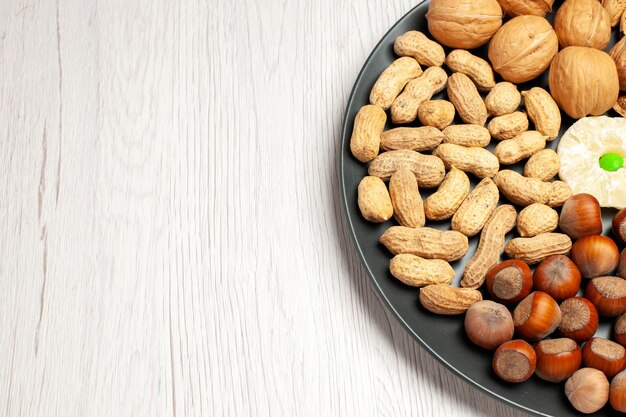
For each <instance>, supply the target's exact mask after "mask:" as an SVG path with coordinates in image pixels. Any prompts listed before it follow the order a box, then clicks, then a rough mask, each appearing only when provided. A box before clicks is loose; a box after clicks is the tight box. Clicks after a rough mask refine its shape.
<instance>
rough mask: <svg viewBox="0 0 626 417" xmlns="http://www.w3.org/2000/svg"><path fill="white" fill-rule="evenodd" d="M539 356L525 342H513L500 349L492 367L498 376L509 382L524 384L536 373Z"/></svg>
mask: <svg viewBox="0 0 626 417" xmlns="http://www.w3.org/2000/svg"><path fill="white" fill-rule="evenodd" d="M536 364H537V355H536V354H535V351H534V350H533V347H532V346H531V345H529V344H528V343H527V342H525V341H523V340H511V341H509V342H506V343H503V344H502V345H500V347H498V349H497V350H496V352H495V354H494V355H493V361H492V364H491V365H492V367H493V370H494V372H495V373H496V375H498V376H499V377H500V378H501V379H503V380H505V381H507V382H516V383H517V382H524V381H526V380H527V379H528V378H530V377H531V376H532V374H533V372H535V366H536Z"/></svg>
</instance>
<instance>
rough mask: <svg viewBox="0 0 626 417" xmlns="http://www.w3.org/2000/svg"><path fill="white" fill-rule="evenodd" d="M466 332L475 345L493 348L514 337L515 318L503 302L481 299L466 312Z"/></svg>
mask: <svg viewBox="0 0 626 417" xmlns="http://www.w3.org/2000/svg"><path fill="white" fill-rule="evenodd" d="M465 332H466V333H467V336H468V337H469V338H470V340H471V341H472V342H473V343H474V344H475V345H478V346H480V347H483V348H485V349H489V350H493V349H495V348H497V347H498V346H500V345H501V344H502V343H504V342H508V341H509V340H511V339H512V338H513V318H512V317H511V313H509V310H507V309H506V307H505V306H503V305H502V304H498V303H495V302H493V301H489V300H484V301H479V302H477V303H474V304H472V306H471V307H470V308H469V310H467V313H466V314H465Z"/></svg>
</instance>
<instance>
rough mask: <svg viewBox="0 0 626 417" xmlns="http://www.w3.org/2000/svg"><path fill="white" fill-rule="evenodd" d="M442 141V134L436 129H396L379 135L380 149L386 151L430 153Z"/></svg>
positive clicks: (427, 127) (423, 127)
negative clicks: (402, 150) (404, 150)
mask: <svg viewBox="0 0 626 417" xmlns="http://www.w3.org/2000/svg"><path fill="white" fill-rule="evenodd" d="M442 140H443V133H442V132H441V130H439V129H437V128H436V127H432V126H422V127H396V128H395V129H390V130H385V131H384V132H383V133H382V134H381V135H380V147H381V148H383V149H384V150H386V151H394V150H399V149H410V150H413V151H418V152H421V151H432V150H433V149H435V148H436V147H437V146H439V144H441V141H442Z"/></svg>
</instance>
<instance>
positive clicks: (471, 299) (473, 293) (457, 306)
mask: <svg viewBox="0 0 626 417" xmlns="http://www.w3.org/2000/svg"><path fill="white" fill-rule="evenodd" d="M419 298H420V303H421V304H422V307H424V308H425V309H426V310H428V311H430V312H431V313H435V314H442V315H447V316H450V315H456V314H463V313H465V312H466V311H467V310H468V309H469V308H470V307H471V306H472V305H473V304H475V303H477V302H479V301H481V300H482V299H483V296H482V294H481V293H480V291H478V290H473V289H471V288H457V287H453V286H452V285H448V284H436V285H429V286H427V287H423V288H421V289H420V296H419Z"/></svg>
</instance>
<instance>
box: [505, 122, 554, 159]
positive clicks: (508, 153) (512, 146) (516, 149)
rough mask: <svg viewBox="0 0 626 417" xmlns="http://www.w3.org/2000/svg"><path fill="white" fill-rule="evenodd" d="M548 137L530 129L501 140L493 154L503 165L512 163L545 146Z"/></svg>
mask: <svg viewBox="0 0 626 417" xmlns="http://www.w3.org/2000/svg"><path fill="white" fill-rule="evenodd" d="M547 138H548V137H547V136H543V135H542V134H541V133H539V132H537V131H536V130H528V131H526V132H522V133H520V134H519V135H517V136H515V137H514V138H513V139H511V140H505V141H502V142H500V143H499V144H498V146H496V148H495V149H494V150H493V154H494V155H495V156H496V157H498V161H500V163H501V164H502V165H512V164H515V163H517V162H519V161H521V160H522V159H526V158H529V157H530V156H532V155H534V154H536V153H537V152H539V151H540V150H542V149H543V148H545V147H546V139H547Z"/></svg>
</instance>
